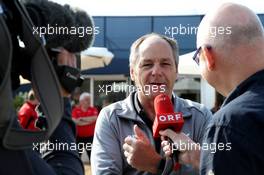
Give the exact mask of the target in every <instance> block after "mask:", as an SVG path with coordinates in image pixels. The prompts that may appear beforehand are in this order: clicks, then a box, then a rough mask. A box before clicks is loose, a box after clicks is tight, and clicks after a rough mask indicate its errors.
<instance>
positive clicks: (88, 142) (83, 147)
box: [76, 136, 93, 160]
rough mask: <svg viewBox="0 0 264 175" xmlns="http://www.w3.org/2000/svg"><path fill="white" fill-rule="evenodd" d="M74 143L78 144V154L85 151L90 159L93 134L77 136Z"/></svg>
mask: <svg viewBox="0 0 264 175" xmlns="http://www.w3.org/2000/svg"><path fill="white" fill-rule="evenodd" d="M76 143H77V145H78V151H79V156H80V157H81V155H82V153H83V152H85V151H86V153H87V156H88V158H89V160H90V157H91V151H92V143H93V136H91V137H77V138H76Z"/></svg>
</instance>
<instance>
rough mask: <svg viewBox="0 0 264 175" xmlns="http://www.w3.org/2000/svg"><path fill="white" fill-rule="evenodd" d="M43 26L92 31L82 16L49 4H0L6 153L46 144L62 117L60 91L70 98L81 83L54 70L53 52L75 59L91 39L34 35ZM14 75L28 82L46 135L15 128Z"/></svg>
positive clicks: (63, 69) (2, 0) (75, 73)
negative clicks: (39, 106) (39, 110)
mask: <svg viewBox="0 0 264 175" xmlns="http://www.w3.org/2000/svg"><path fill="white" fill-rule="evenodd" d="M47 25H49V26H53V27H59V26H62V27H66V28H72V27H79V26H84V27H92V28H93V21H92V18H91V17H89V16H88V15H87V14H86V13H85V12H83V11H74V10H72V9H71V8H70V7H69V6H67V5H66V6H61V5H59V4H57V3H54V2H50V1H45V0H43V1H36V2H34V1H32V2H29V1H28V2H26V3H25V2H23V3H22V2H21V1H19V0H0V53H1V58H0V59H1V64H0V99H1V102H0V138H1V141H2V145H3V146H4V147H5V148H7V149H24V148H28V147H31V146H32V143H33V142H41V141H43V140H45V139H47V138H49V136H50V135H51V134H52V132H53V131H54V129H55V128H56V126H57V125H58V123H59V122H60V120H61V117H62V115H63V100H62V97H61V95H60V85H61V86H62V87H63V88H64V89H65V90H66V91H68V92H71V91H72V90H73V89H74V88H75V87H76V86H80V84H81V83H82V80H81V76H80V71H79V69H76V68H72V67H69V66H63V65H58V64H57V62H56V56H57V54H59V51H58V50H59V48H64V49H66V50H67V51H69V52H71V53H76V54H78V53H79V52H80V51H82V50H84V49H86V48H88V47H89V46H90V45H91V43H92V41H93V33H91V34H90V35H85V36H84V37H80V36H78V34H77V33H63V34H61V33H60V34H54V33H53V34H49V33H47V34H41V35H39V33H37V32H34V31H36V29H37V28H39V27H45V26H47ZM54 50H57V51H54ZM19 75H22V76H23V77H24V78H26V79H28V80H30V81H31V83H32V87H33V89H34V90H35V94H36V96H38V97H39V101H40V103H41V107H42V110H43V112H44V114H45V116H46V119H47V125H48V126H47V130H44V131H34V132H32V131H29V130H23V129H22V128H20V127H18V126H17V125H18V123H17V122H15V121H16V120H17V116H16V112H15V110H14V108H13V105H12V102H13V97H12V92H13V90H15V89H16V88H17V87H18V86H19V85H20V82H19ZM69 75H70V76H69Z"/></svg>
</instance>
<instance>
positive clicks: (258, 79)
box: [222, 70, 264, 107]
mask: <svg viewBox="0 0 264 175" xmlns="http://www.w3.org/2000/svg"><path fill="white" fill-rule="evenodd" d="M263 80H264V70H261V71H258V72H256V73H255V74H253V75H252V76H250V77H249V78H247V79H246V80H245V81H243V82H242V83H241V84H239V85H238V86H237V87H236V88H235V89H234V90H233V91H232V92H231V93H230V94H229V95H228V97H227V98H226V100H225V101H224V103H223V105H222V107H224V106H225V105H227V104H228V103H229V102H231V101H232V100H233V99H235V98H236V97H238V96H240V95H241V94H243V93H245V92H246V91H248V90H249V89H251V88H254V87H255V86H264V81H263Z"/></svg>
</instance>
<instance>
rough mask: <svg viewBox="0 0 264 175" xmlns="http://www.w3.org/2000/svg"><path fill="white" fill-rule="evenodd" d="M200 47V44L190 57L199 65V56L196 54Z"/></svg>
mask: <svg viewBox="0 0 264 175" xmlns="http://www.w3.org/2000/svg"><path fill="white" fill-rule="evenodd" d="M201 48H202V46H200V47H199V48H198V49H197V50H196V52H195V53H194V55H193V57H192V59H193V60H194V61H195V62H196V64H197V65H199V62H200V60H199V56H198V55H199V54H200V51H201Z"/></svg>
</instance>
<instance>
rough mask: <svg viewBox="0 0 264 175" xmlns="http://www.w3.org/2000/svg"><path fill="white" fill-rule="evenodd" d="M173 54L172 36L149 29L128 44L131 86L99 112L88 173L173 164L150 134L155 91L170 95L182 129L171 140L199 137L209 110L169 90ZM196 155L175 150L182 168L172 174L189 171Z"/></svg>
mask: <svg viewBox="0 0 264 175" xmlns="http://www.w3.org/2000/svg"><path fill="white" fill-rule="evenodd" d="M178 54H179V51H178V46H177V43H176V42H175V41H174V40H172V39H170V38H167V37H165V36H162V35H159V34H155V33H152V34H147V35H144V36H142V37H140V38H139V39H138V40H136V41H135V42H134V43H133V45H132V46H131V53H130V76H131V79H132V80H133V81H134V82H135V85H136V87H137V91H136V92H132V93H130V95H129V96H128V97H127V98H126V99H125V100H123V101H119V102H116V103H114V104H111V105H109V106H107V107H105V108H103V109H102V111H101V112H100V114H99V117H98V120H97V124H96V128H95V135H94V142H93V147H92V155H91V157H92V162H91V163H92V164H91V168H92V174H116V175H120V174H144V175H148V174H153V173H154V174H159V173H161V172H162V171H163V170H164V168H165V166H170V167H172V166H173V164H172V162H171V159H168V161H166V159H165V158H164V157H163V152H162V150H161V149H160V148H161V139H160V138H159V139H154V138H153V133H152V125H153V121H154V118H155V110H154V98H155V97H156V96H157V95H159V94H161V93H165V94H166V95H168V96H169V97H170V98H171V100H172V103H173V105H174V110H175V111H177V112H182V113H183V118H184V120H185V123H184V126H183V129H182V132H180V133H178V135H177V137H175V138H174V139H175V140H177V141H181V142H184V143H190V144H191V143H193V144H196V143H201V142H202V138H203V134H204V130H205V127H206V126H207V122H208V121H209V120H210V118H211V113H210V111H209V110H208V109H206V108H205V107H204V106H202V105H200V104H198V103H195V102H192V101H190V100H185V99H182V98H179V97H177V96H176V95H175V94H173V86H174V83H175V81H176V78H177V73H178V62H179V61H178ZM131 136H132V137H131ZM133 136H134V137H133ZM199 158H200V151H199V150H198V149H197V150H186V151H185V152H184V153H182V154H180V155H179V161H180V163H181V164H182V167H181V169H180V170H179V171H177V172H176V174H195V170H194V169H198V167H199ZM169 164H170V165H169Z"/></svg>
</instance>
